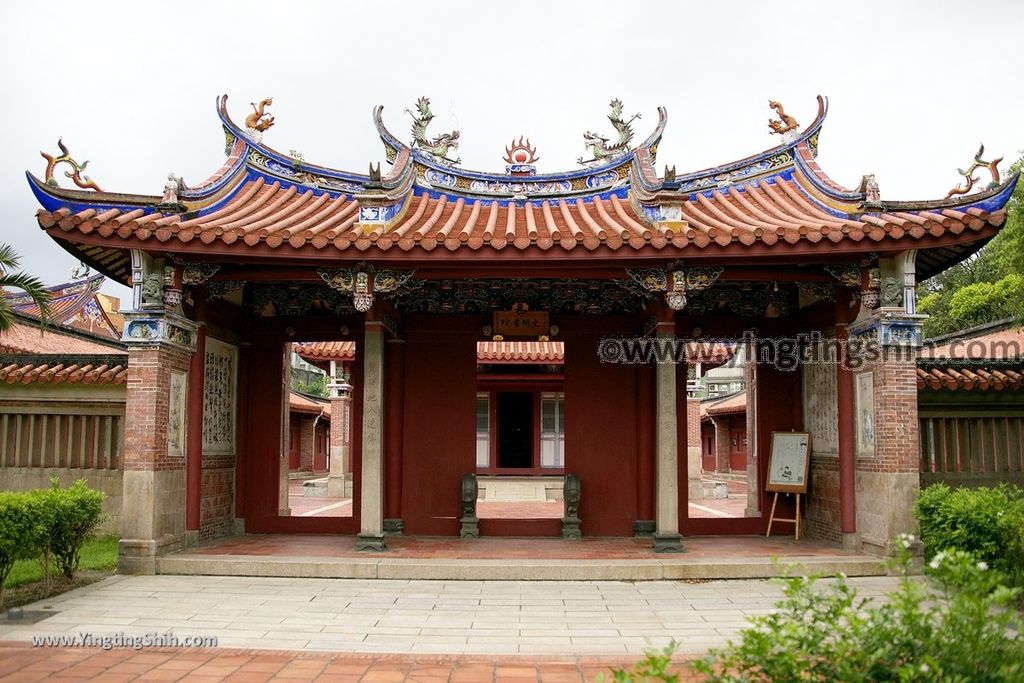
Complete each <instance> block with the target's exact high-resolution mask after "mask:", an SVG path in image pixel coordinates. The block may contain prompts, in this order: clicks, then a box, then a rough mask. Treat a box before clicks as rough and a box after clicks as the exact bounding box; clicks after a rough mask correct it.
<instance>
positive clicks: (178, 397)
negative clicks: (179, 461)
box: [167, 370, 188, 458]
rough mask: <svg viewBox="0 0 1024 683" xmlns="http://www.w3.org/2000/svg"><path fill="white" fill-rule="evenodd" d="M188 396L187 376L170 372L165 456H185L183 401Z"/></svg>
mask: <svg viewBox="0 0 1024 683" xmlns="http://www.w3.org/2000/svg"><path fill="white" fill-rule="evenodd" d="M187 396H188V375H187V374H185V373H184V372H180V371H178V370H171V382H170V387H169V389H168V396H167V406H168V413H167V455H169V456H171V457H179V458H180V457H183V456H184V455H185V426H186V422H185V418H186V413H185V399H186V397H187Z"/></svg>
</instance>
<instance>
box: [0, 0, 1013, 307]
mask: <svg viewBox="0 0 1024 683" xmlns="http://www.w3.org/2000/svg"><path fill="white" fill-rule="evenodd" d="M1022 29H1024V2H1019V1H1017V0H1004V1H1002V2H999V1H996V0H988V1H978V0H958V1H957V2H946V1H941V2H939V1H935V0H933V1H930V2H913V3H911V2H897V1H895V0H888V1H887V2H874V1H869V0H863V1H857V2H843V3H839V2H827V3H826V2H797V1H792V0H790V1H786V2H742V1H740V0H726V1H724V2H700V3H696V2H677V3H671V4H670V3H651V2H640V1H630V2H615V3H596V2H572V3H570V2H554V1H552V0H546V1H545V2H522V1H520V2H459V3H451V2H430V1H423V0H421V1H420V2H416V3H405V2H386V3H385V2H373V3H348V2H346V3H341V2H331V3H328V2H299V1H296V0H293V1H292V2H282V1H278V2H259V1H258V0H247V1H246V2H244V3H243V2H237V3H226V2H216V1H213V0H207V1H205V2H188V1H185V0H182V1H180V2H159V3H156V2H154V3H149V2H146V3H142V2H81V1H77V2H55V1H53V0H48V1H46V2H35V3H32V4H31V5H29V4H28V3H25V2H23V3H13V2H11V3H4V4H3V6H2V8H0V64H2V65H3V66H2V67H0V68H2V71H0V93H2V94H3V99H4V105H3V107H2V108H0V140H2V143H3V144H2V147H0V149H2V150H3V154H2V155H0V179H2V181H0V221H2V222H0V241H5V242H11V243H13V244H14V246H15V247H16V248H17V250H18V251H19V252H20V253H21V254H22V255H23V257H24V260H23V266H24V267H25V268H26V269H28V270H30V271H31V272H33V273H34V274H36V275H38V276H40V277H41V278H43V279H44V280H46V281H47V282H54V283H55V282H60V281H63V280H66V279H67V277H68V274H69V269H70V267H71V266H72V265H74V261H73V259H72V258H71V257H70V256H68V255H67V254H66V252H64V251H63V250H62V249H60V248H59V247H58V246H56V244H54V243H53V242H52V240H50V239H49V238H48V237H47V236H46V235H45V234H43V233H42V231H41V230H40V229H39V228H38V226H37V224H36V222H35V219H34V213H35V211H36V209H37V208H38V205H37V203H36V202H35V199H34V197H33V196H32V194H31V192H30V190H29V188H28V185H27V183H26V181H25V177H24V172H25V170H26V169H27V170H31V171H32V172H33V173H35V174H36V175H37V176H42V171H43V168H44V166H45V162H44V161H43V159H42V158H40V156H39V151H40V150H46V151H48V152H56V151H57V149H56V142H57V138H58V137H61V136H63V138H64V142H65V144H67V145H68V146H69V147H70V149H71V152H72V154H73V155H74V157H75V158H76V159H78V160H79V161H82V160H85V159H88V160H89V161H90V163H89V167H88V169H87V175H89V176H90V177H92V178H93V179H94V180H95V181H96V182H97V183H98V184H99V185H100V186H101V187H103V189H104V190H109V191H121V192H138V193H145V194H159V193H160V192H161V189H162V187H163V182H164V179H165V177H166V174H167V172H168V171H174V172H176V173H178V174H180V175H183V176H184V178H185V181H186V183H188V182H197V181H199V180H201V179H203V178H205V177H207V176H208V175H209V174H210V173H212V172H213V171H214V170H215V169H216V168H218V167H219V166H220V164H221V163H222V161H223V141H224V138H223V134H222V132H221V129H220V126H219V122H218V120H217V117H216V114H215V111H214V98H215V97H216V96H217V95H218V94H221V93H228V94H229V95H230V96H231V98H230V100H229V108H230V111H231V113H232V116H233V118H234V119H235V121H237V122H239V123H241V122H242V120H243V119H244V117H245V115H246V113H248V111H250V108H249V102H251V101H257V100H259V99H262V98H263V97H266V96H272V97H273V98H274V106H273V107H272V108H271V111H272V112H273V114H274V115H275V116H276V121H277V122H276V125H275V126H274V127H273V128H272V129H270V131H269V132H268V133H267V135H266V137H265V142H266V143H267V144H269V145H270V146H271V147H274V148H276V149H278V150H281V151H284V152H287V151H288V150H289V149H296V150H299V151H300V152H302V153H303V155H304V156H305V158H306V160H307V161H310V162H314V163H320V164H324V165H328V166H334V167H340V168H344V169H348V170H353V171H359V172H365V170H366V167H367V164H368V162H370V161H380V160H382V159H383V156H384V155H383V146H382V145H381V143H380V140H379V139H378V138H377V136H376V132H375V130H374V127H373V123H372V118H371V113H372V110H373V107H374V105H376V104H383V105H384V118H385V122H386V123H387V124H388V126H389V127H390V129H391V130H392V132H394V133H396V134H397V135H399V136H400V137H403V138H407V137H408V130H409V118H408V116H407V115H406V114H404V113H403V111H402V110H403V109H404V108H405V107H410V108H411V107H412V106H413V104H414V102H415V100H416V98H417V97H419V96H421V95H427V96H429V97H430V98H431V101H432V108H433V110H434V113H435V114H436V115H437V117H436V118H435V120H434V123H433V125H432V126H431V132H433V134H439V133H441V132H445V131H448V130H451V129H452V128H459V129H460V130H461V131H462V136H461V147H460V149H459V150H458V155H459V156H461V157H462V161H463V166H464V167H466V168H474V169H481V170H494V171H500V170H502V169H503V168H504V162H503V161H502V156H503V154H504V147H505V145H506V144H508V142H509V141H510V140H511V138H512V137H514V136H518V135H520V134H525V135H527V136H529V137H530V138H531V140H532V141H533V143H534V144H535V146H536V147H537V151H538V155H539V156H540V158H541V161H540V163H539V164H538V168H539V170H540V171H541V172H550V171H559V170H567V169H570V168H573V167H574V166H575V159H576V158H577V157H579V156H580V155H582V154H583V153H584V152H585V150H584V148H583V146H582V139H581V135H582V133H583V131H584V130H588V129H590V130H600V131H603V132H605V133H606V134H607V133H609V132H611V131H610V130H609V129H608V122H607V119H606V118H605V117H606V115H607V113H608V102H609V100H611V99H612V98H613V97H618V98H620V99H622V100H623V101H624V103H625V109H626V112H627V113H628V114H630V115H631V114H632V113H634V112H637V111H639V112H641V113H642V114H643V118H642V119H641V120H639V121H637V122H635V124H634V128H635V130H636V133H637V138H636V139H637V140H639V139H642V138H643V137H645V136H646V135H647V133H648V132H649V131H650V130H651V128H652V127H653V126H654V125H655V123H656V121H657V112H656V107H657V106H658V105H663V106H665V107H667V108H668V111H669V124H668V128H667V130H666V133H665V137H664V139H663V143H662V145H661V147H660V150H659V154H658V168H659V170H660V169H661V168H662V167H663V166H664V164H666V163H668V164H670V165H672V164H675V165H676V167H677V169H678V171H679V172H680V173H683V172H685V171H689V170H697V169H700V168H704V167H707V166H712V165H716V164H719V163H723V162H726V161H730V160H733V159H737V158H740V157H743V156H747V155H749V154H752V153H756V152H759V151H761V150H763V149H766V148H768V147H771V146H773V145H775V144H777V143H778V137H777V136H771V135H769V133H768V128H767V120H768V118H769V116H770V115H771V114H772V113H773V112H771V111H769V109H768V107H767V100H768V99H770V98H771V99H777V100H780V101H781V102H782V103H783V104H784V105H785V106H786V110H787V112H788V113H790V114H792V115H794V116H796V118H797V120H798V121H799V122H800V123H801V124H806V123H809V122H810V120H811V119H812V118H813V116H814V114H815V111H816V109H815V107H816V105H815V96H816V95H817V94H819V93H820V94H822V95H826V96H828V97H829V99H830V104H831V110H830V114H829V117H828V120H827V121H826V124H825V128H824V130H823V132H822V136H821V140H820V156H819V162H820V163H821V165H822V167H823V168H824V169H825V170H826V172H828V173H829V174H830V175H831V176H832V177H833V178H835V179H836V180H837V181H839V182H840V183H843V184H845V185H854V184H856V183H857V182H858V181H859V179H860V177H861V175H862V174H864V173H867V172H874V173H875V174H876V175H877V178H878V181H879V183H880V185H881V190H882V196H883V198H889V199H930V198H937V197H942V196H944V195H945V193H946V191H947V190H948V189H949V188H950V187H952V186H953V185H954V184H956V182H957V175H956V171H955V169H956V168H957V167H958V166H960V167H963V166H966V165H967V164H968V163H969V162H970V160H971V157H972V156H973V154H974V152H975V151H976V149H977V145H978V142H979V141H984V143H985V149H986V158H987V159H991V158H992V157H995V156H1005V158H1006V165H1008V164H1009V163H1010V162H1011V161H1012V160H1014V159H1015V158H1016V157H1017V156H1018V153H1019V150H1021V149H1022V148H1024V126H1022V123H1021V122H1022V121H1024V88H1022V87H1021V74H1022V73H1024V69H1022V66H1024V64H1022V63H1021V50H1020V40H1021V38H1020V37H1021V31H1022ZM58 177H59V178H60V179H61V180H63V181H64V183H65V184H69V183H70V181H69V180H67V179H64V178H63V175H59V176H58ZM107 291H109V292H110V293H112V294H118V293H124V292H126V291H127V290H125V289H124V288H122V287H119V286H109V285H108V287H107Z"/></svg>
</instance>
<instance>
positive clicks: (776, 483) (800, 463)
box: [764, 432, 811, 540]
mask: <svg viewBox="0 0 1024 683" xmlns="http://www.w3.org/2000/svg"><path fill="white" fill-rule="evenodd" d="M810 464H811V435H810V434H809V433H807V432H772V448H771V452H770V453H769V454H768V483H767V484H766V485H765V487H764V490H765V491H771V492H774V493H775V496H774V497H773V498H772V511H771V513H770V514H769V515H768V532H767V533H766V534H765V536H769V535H771V533H772V522H792V523H793V524H795V525H796V539H797V540H800V497H801V496H803V495H805V494H806V493H807V475H808V472H809V471H810ZM780 493H795V494H796V515H795V516H794V517H793V518H792V519H783V518H781V517H778V518H777V517H776V516H775V505H776V504H777V503H778V502H779V494H780Z"/></svg>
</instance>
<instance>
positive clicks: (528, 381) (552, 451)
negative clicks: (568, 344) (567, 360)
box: [476, 341, 565, 519]
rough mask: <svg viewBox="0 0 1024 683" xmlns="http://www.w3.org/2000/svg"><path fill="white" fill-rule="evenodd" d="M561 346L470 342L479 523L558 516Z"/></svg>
mask: <svg viewBox="0 0 1024 683" xmlns="http://www.w3.org/2000/svg"><path fill="white" fill-rule="evenodd" d="M563 362H564V346H563V344H562V343H561V342H501V341H498V342H481V343H479V344H478V345H477V399H476V474H477V483H478V485H479V493H478V499H477V515H478V516H479V517H480V518H481V519H559V518H561V517H562V516H563V514H564V510H563V503H562V499H563V494H562V486H563V482H564V475H565V395H564V393H563V390H562V389H563V375H562V367H563Z"/></svg>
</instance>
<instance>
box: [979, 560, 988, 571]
mask: <svg viewBox="0 0 1024 683" xmlns="http://www.w3.org/2000/svg"><path fill="white" fill-rule="evenodd" d="M978 569H980V570H981V571H985V570H986V569H988V562H985V561H984V560H982V561H981V562H979V563H978Z"/></svg>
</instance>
